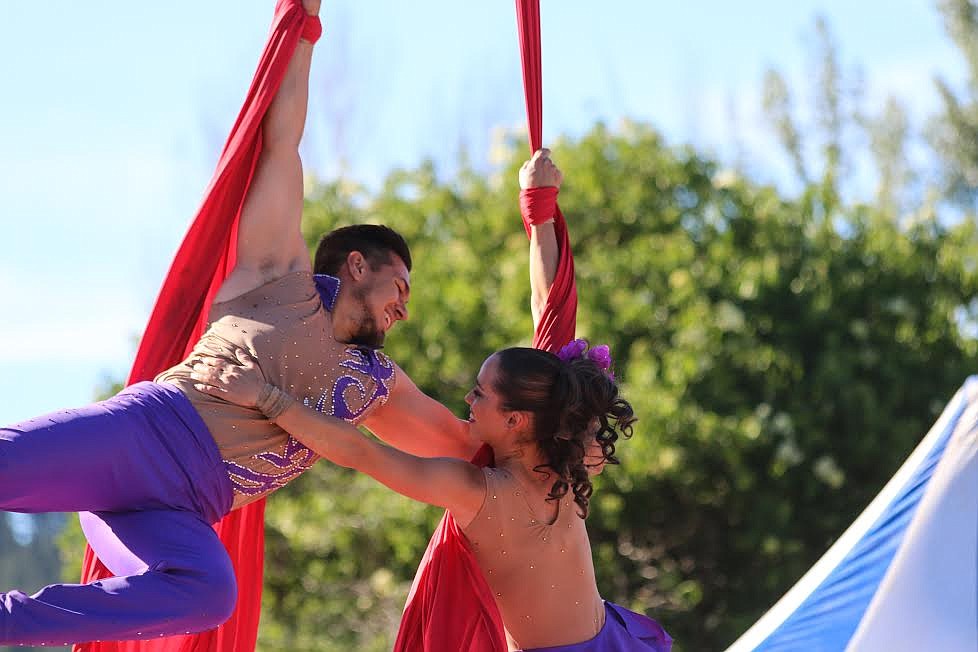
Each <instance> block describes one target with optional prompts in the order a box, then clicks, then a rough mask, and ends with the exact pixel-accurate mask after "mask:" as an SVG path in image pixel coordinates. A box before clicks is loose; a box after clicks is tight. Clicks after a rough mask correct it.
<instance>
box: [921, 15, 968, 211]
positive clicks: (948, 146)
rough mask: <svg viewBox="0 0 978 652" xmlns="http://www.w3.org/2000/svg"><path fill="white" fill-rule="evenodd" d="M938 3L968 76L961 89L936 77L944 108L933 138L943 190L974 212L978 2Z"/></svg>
mask: <svg viewBox="0 0 978 652" xmlns="http://www.w3.org/2000/svg"><path fill="white" fill-rule="evenodd" d="M937 5H938V8H939V10H940V12H941V15H942V16H943V18H944V25H945V28H946V29H947V32H948V35H949V36H950V37H951V40H952V41H953V42H954V44H955V46H957V48H958V51H959V52H960V54H961V56H962V58H963V59H964V63H965V66H966V68H967V72H968V78H967V81H966V83H965V87H964V88H963V89H962V90H960V91H959V92H955V90H954V89H953V88H952V87H951V84H950V83H948V82H947V81H946V80H945V79H943V78H939V79H938V80H937V88H938V91H939V92H940V94H941V98H942V99H943V103H944V110H943V113H942V114H941V115H940V116H937V117H936V118H935V119H934V121H933V123H932V125H931V130H930V141H931V143H932V144H933V146H934V150H935V152H936V153H937V156H938V158H939V160H940V162H941V164H942V169H941V185H942V191H943V193H944V194H945V195H947V196H948V197H949V198H950V199H951V200H952V201H954V202H956V203H957V204H959V205H960V206H963V207H964V208H965V209H968V210H970V211H974V209H975V201H976V199H978V3H975V2H974V0H939V1H938V2H937Z"/></svg>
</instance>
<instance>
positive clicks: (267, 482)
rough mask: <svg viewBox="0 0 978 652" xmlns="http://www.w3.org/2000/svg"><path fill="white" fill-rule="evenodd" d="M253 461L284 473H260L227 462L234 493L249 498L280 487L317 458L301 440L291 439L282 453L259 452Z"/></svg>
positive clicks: (226, 466)
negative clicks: (269, 465)
mask: <svg viewBox="0 0 978 652" xmlns="http://www.w3.org/2000/svg"><path fill="white" fill-rule="evenodd" d="M252 459H256V460H262V461H265V462H269V463H271V464H272V465H273V466H274V467H275V468H278V469H282V472H281V473H260V472H258V471H254V470H252V469H249V468H248V467H246V466H242V465H241V464H237V463H235V462H229V461H227V460H225V461H224V466H225V468H226V469H227V472H228V477H229V478H231V484H232V485H233V487H234V490H235V491H236V492H238V493H242V494H245V495H246V496H257V495H260V494H263V493H267V492H269V491H273V490H275V489H278V488H280V487H284V486H285V485H286V484H288V482H289V481H290V480H292V479H293V478H295V477H296V476H298V475H299V474H300V473H302V472H303V471H305V470H306V469H308V468H309V467H310V466H312V465H313V464H314V463H315V461H316V459H317V457H316V454H315V453H313V452H312V451H311V450H309V448H307V447H306V446H305V445H304V444H302V443H301V442H299V440H297V439H294V438H293V437H289V440H288V441H287V442H286V444H285V450H284V451H283V452H282V453H274V452H271V451H269V452H267V453H260V454H258V455H255V456H254V457H253V458H252Z"/></svg>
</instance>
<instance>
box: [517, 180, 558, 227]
mask: <svg viewBox="0 0 978 652" xmlns="http://www.w3.org/2000/svg"><path fill="white" fill-rule="evenodd" d="M557 192H558V189H557V188H556V187H554V186H545V187H543V188H528V189H527V190H521V191H520V214H521V215H522V216H523V222H524V223H525V224H527V225H531V224H532V225H536V224H543V223H544V222H547V221H548V220H552V219H554V217H555V216H556V215H557Z"/></svg>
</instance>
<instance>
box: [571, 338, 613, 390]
mask: <svg viewBox="0 0 978 652" xmlns="http://www.w3.org/2000/svg"><path fill="white" fill-rule="evenodd" d="M589 347H590V344H589V343H588V341H587V340H585V339H583V338H578V339H576V340H574V341H572V342H569V343H567V344H565V345H564V346H563V347H562V348H561V349H560V351H558V352H557V357H558V358H560V359H561V360H563V361H564V362H570V361H571V360H579V359H581V358H587V359H588V360H590V361H591V362H593V363H594V364H596V365H598V367H600V368H601V370H602V371H604V372H605V374H607V376H608V378H610V379H611V380H612V382H614V380H615V374H614V372H612V371H611V347H609V346H608V345H607V344H601V345H598V346H595V347H593V348H589Z"/></svg>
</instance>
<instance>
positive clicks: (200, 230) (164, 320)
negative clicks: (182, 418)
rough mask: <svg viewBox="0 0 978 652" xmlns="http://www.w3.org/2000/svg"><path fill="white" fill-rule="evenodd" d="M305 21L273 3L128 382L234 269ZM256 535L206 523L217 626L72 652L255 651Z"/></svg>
mask: <svg viewBox="0 0 978 652" xmlns="http://www.w3.org/2000/svg"><path fill="white" fill-rule="evenodd" d="M308 22H311V21H306V12H305V10H304V9H303V8H302V4H301V2H300V0H278V3H277V5H276V7H275V15H274V19H273V22H272V28H271V33H270V34H269V38H268V43H267V44H266V46H265V50H264V52H263V53H262V55H261V59H260V60H259V63H258V70H257V72H256V73H255V77H254V80H253V81H252V83H251V88H250V89H249V91H248V95H247V97H246V98H245V102H244V106H243V107H242V109H241V112H240V113H239V114H238V118H237V120H236V121H235V123H234V126H233V127H232V129H231V135H230V136H229V137H228V140H227V143H226V144H225V146H224V151H223V152H222V154H221V158H220V160H219V161H218V163H217V170H216V171H215V173H214V176H213V178H212V179H211V183H210V186H209V187H208V188H207V192H206V193H205V195H204V200H203V202H202V204H201V206H200V209H199V211H198V212H197V216H196V218H195V219H194V221H193V223H192V224H191V226H190V230H189V231H188V233H187V235H186V237H185V238H184V240H183V243H182V244H181V245H180V248H179V250H178V251H177V254H176V258H175V259H174V261H173V263H172V265H171V267H170V271H169V273H168V274H167V277H166V280H165V281H164V283H163V287H162V289H161V290H160V295H159V298H158V299H157V301H156V306H155V307H154V308H153V312H152V315H151V316H150V320H149V324H148V325H147V327H146V331H145V333H144V334H143V337H142V340H141V343H140V346H139V351H138V352H137V354H136V360H135V362H134V363H133V367H132V371H131V372H130V374H129V379H128V383H129V384H132V383H135V382H139V381H142V380H151V379H152V378H153V377H154V376H155V375H156V374H157V373H159V372H160V371H163V370H164V369H167V368H169V367H171V366H173V365H174V364H177V363H178V362H180V361H181V360H182V359H183V358H184V357H185V356H186V355H187V354H188V353H189V352H190V350H191V348H192V347H193V345H194V343H195V342H196V341H197V339H198V338H199V337H200V335H201V333H202V332H203V330H204V328H205V326H206V323H207V313H208V311H209V309H210V305H211V301H212V300H213V298H214V295H215V294H216V293H217V290H218V288H220V286H221V283H223V281H224V279H225V278H226V277H227V275H228V273H229V272H230V271H231V269H232V268H233V267H234V261H235V246H236V242H237V225H238V217H239V215H240V212H241V206H242V204H243V203H244V198H245V195H246V194H247V192H248V187H249V185H250V184H251V179H252V175H253V173H254V170H255V164H256V162H257V161H258V156H259V154H260V153H261V143H262V129H261V123H262V118H263V117H264V115H265V112H266V111H267V110H268V106H269V104H270V103H271V101H272V98H274V97H275V94H276V92H277V91H278V87H279V85H280V84H281V82H282V79H283V78H284V77H285V71H286V68H287V67H288V63H289V61H290V60H291V59H292V54H293V52H294V51H295V48H296V45H297V44H298V42H299V38H300V36H301V35H302V33H303V29H304V26H306V25H307V24H308ZM313 27H314V26H313ZM309 33H310V35H311V33H312V32H311V31H310V32H309ZM264 528H265V501H264V500H260V501H257V502H255V503H252V504H250V505H247V506H245V507H243V508H241V509H238V510H235V511H233V512H231V513H230V514H228V515H227V516H226V517H225V518H224V519H223V520H221V522H220V523H218V524H216V525H215V530H216V531H217V533H218V535H219V536H220V538H221V541H222V542H223V543H224V545H225V546H226V547H227V549H228V553H229V555H230V556H231V561H232V563H233V564H234V569H235V573H236V576H237V580H238V604H237V607H236V609H235V611H234V614H233V615H232V616H231V618H230V620H228V621H227V622H226V623H225V624H223V625H221V626H220V627H218V628H217V629H214V630H212V631H209V632H204V633H201V634H196V635H187V636H173V637H168V638H164V639H158V640H154V641H125V642H93V643H84V644H80V645H76V646H74V648H73V650H74V652H247V651H249V650H254V648H255V642H256V640H257V638H258V619H259V615H260V610H261V591H262V566H263V563H264ZM109 575H110V573H109V572H108V570H107V569H106V568H105V567H104V566H103V565H102V564H101V563H100V562H99V561H98V559H97V558H96V557H95V555H94V554H93V553H92V550H91V549H90V548H86V550H85V561H84V566H83V568H82V582H91V581H94V580H96V579H100V578H103V577H108V576H109Z"/></svg>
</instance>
